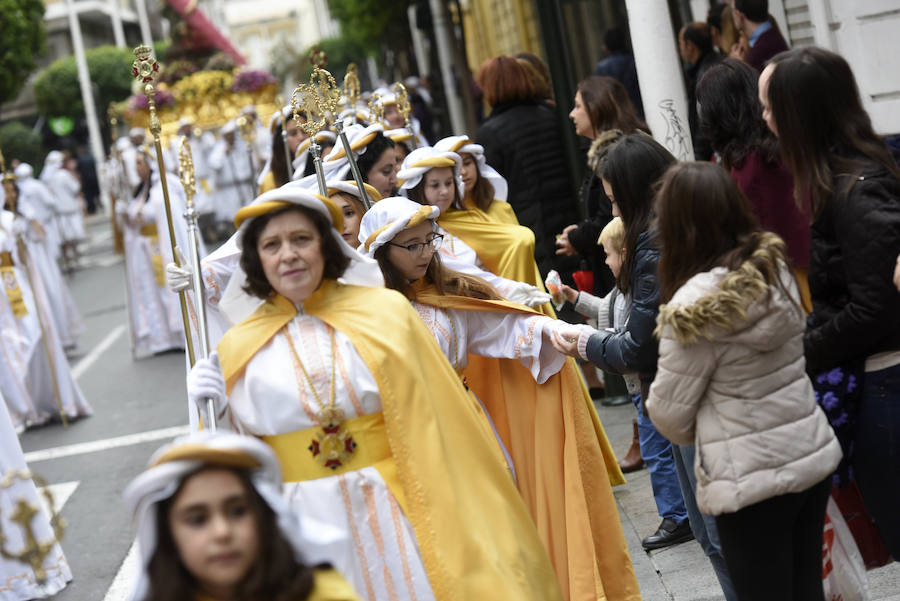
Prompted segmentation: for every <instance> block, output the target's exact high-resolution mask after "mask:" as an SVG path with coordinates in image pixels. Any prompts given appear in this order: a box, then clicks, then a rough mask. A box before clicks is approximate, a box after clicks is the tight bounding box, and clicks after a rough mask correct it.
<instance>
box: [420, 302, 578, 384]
mask: <svg viewBox="0 0 900 601" xmlns="http://www.w3.org/2000/svg"><path fill="white" fill-rule="evenodd" d="M413 307H415V309H416V312H417V313H418V314H419V317H421V318H422V320H423V321H424V322H425V325H426V326H427V327H428V329H429V330H431V333H432V335H433V336H434V338H435V340H437V343H438V346H440V347H441V351H443V353H444V356H446V357H447V359H448V360H449V361H450V364H451V365H452V366H453V368H454V369H456V370H462V369H465V368H466V366H468V364H469V354H472V355H480V356H482V357H494V358H497V359H516V360H517V361H519V363H521V364H522V365H524V366H525V367H526V368H528V370H529V371H530V372H531V376H532V377H533V378H534V380H535V382H537V383H538V384H543V383H544V382H546V381H547V379H548V378H550V376H553V375H555V374H557V373H559V370H561V369H562V367H563V365H564V364H565V361H566V357H565V355H562V354H561V353H559V352H558V351H557V350H556V349H555V348H553V346H552V345H549V344H544V342H543V332H544V328H546V327H548V326H549V325H550V324H551V323H553V322H554V321H555V320H553V319H552V318H550V317H547V316H546V315H525V314H522V313H495V312H488V311H465V310H461V309H444V308H441V307H433V306H431V305H423V304H422V303H418V302H413Z"/></svg>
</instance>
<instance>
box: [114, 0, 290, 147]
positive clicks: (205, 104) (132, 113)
mask: <svg viewBox="0 0 900 601" xmlns="http://www.w3.org/2000/svg"><path fill="white" fill-rule="evenodd" d="M163 14H164V16H166V17H167V18H168V19H169V21H170V22H171V23H172V24H173V27H172V33H171V37H172V41H171V45H170V46H169V47H168V49H167V51H166V56H165V60H164V61H162V60H160V62H161V63H162V67H161V72H160V74H159V83H158V85H157V87H156V108H157V115H158V117H159V120H160V122H161V124H162V134H161V137H162V138H163V140H164V141H165V143H168V141H169V140H171V139H172V138H174V136H175V135H176V134H177V132H178V128H179V121H180V120H182V119H185V120H187V121H189V122H190V123H191V125H192V126H193V127H194V129H195V131H196V132H197V133H200V132H202V131H206V130H212V129H217V128H219V127H221V126H222V125H224V124H225V123H227V122H228V121H229V120H231V119H236V118H237V117H239V116H240V114H241V110H242V109H243V108H244V107H247V106H255V107H256V114H257V115H263V116H267V115H270V114H272V113H273V112H275V111H276V110H278V108H279V105H278V103H277V102H276V96H277V94H278V82H277V81H276V79H275V78H274V77H273V76H272V75H271V74H270V73H269V72H268V71H265V70H259V69H250V68H247V67H246V60H245V59H244V57H243V56H242V55H241V54H240V52H238V50H237V49H236V48H235V47H234V45H232V44H231V42H230V41H229V40H228V39H227V38H226V37H225V36H224V35H223V34H222V33H221V32H220V31H219V30H218V29H217V28H216V27H215V25H213V24H212V22H211V21H210V20H209V19H208V18H207V17H206V15H204V14H203V11H202V10H200V9H199V8H197V2H196V0H167V2H166V6H165V7H164V9H163ZM157 58H158V59H162V57H157ZM138 88H139V86H136V87H135V89H134V90H133V94H132V96H131V97H130V98H127V99H124V100H122V101H121V102H119V103H116V104H115V105H114V106H113V107H112V110H113V111H114V112H115V113H117V114H118V115H120V116H121V119H122V121H124V123H126V124H127V125H128V127H129V128H131V127H143V128H147V127H148V126H149V124H150V113H149V110H148V106H147V99H146V96H145V95H144V94H143V92H142V91H141V90H140V89H138Z"/></svg>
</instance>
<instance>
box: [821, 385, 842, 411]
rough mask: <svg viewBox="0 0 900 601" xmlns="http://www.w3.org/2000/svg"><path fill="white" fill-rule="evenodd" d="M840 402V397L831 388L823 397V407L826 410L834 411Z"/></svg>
mask: <svg viewBox="0 0 900 601" xmlns="http://www.w3.org/2000/svg"><path fill="white" fill-rule="evenodd" d="M839 404H840V399H839V398H838V397H837V395H836V394H834V393H833V392H831V391H830V390H829V391H828V392H826V393H825V395H824V396H823V397H822V407H824V408H825V410H826V411H833V410H834V409H835V408H836V407H837V406H838V405H839Z"/></svg>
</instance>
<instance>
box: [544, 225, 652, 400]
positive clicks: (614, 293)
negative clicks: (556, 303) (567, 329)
mask: <svg viewBox="0 0 900 601" xmlns="http://www.w3.org/2000/svg"><path fill="white" fill-rule="evenodd" d="M597 244H599V245H601V246H603V252H605V253H606V265H607V266H608V267H609V270H610V271H612V274H613V277H615V278H618V277H619V271H621V270H622V264H623V263H624V262H625V225H624V224H623V223H622V218H621V217H613V219H612V220H611V221H610V222H609V223H607V224H606V226H605V227H604V228H603V230H601V232H600V238H599V239H598V240H597ZM560 290H562V292H563V294H564V295H565V297H566V300H567V301H569V302H570V303H572V305H573V306H574V307H575V310H576V311H578V312H579V313H581V314H582V315H584V316H585V317H587V318H589V319H596V320H597V329H598V330H603V329H608V330H612V331H615V332H620V331H623V330H624V329H625V326H626V325H627V323H628V315H629V313H630V312H631V295H630V294H624V293H622V291H621V290H619V288H618V287H617V286H613V289H612V290H610V291H609V293H608V294H607V295H606V296H604V297H603V298H599V297H596V296H594V295H593V294H590V293H589V292H579V291H578V290H575V289H574V288H570V287H569V286H566V285H565V284H562V285H561V286H560ZM622 377H623V378H624V379H625V386H626V387H627V388H628V394H629V395H632V396H634V395H636V394H640V392H641V382H640V378H639V377H638V375H637V374H636V373H633V374H622Z"/></svg>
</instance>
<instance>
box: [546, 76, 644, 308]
mask: <svg viewBox="0 0 900 601" xmlns="http://www.w3.org/2000/svg"><path fill="white" fill-rule="evenodd" d="M569 118H570V119H571V120H572V123H573V124H574V125H575V133H576V134H578V135H579V136H582V137H585V138H587V139H588V140H590V141H591V147H590V150H588V166H589V168H588V169H587V171H586V173H585V176H584V181H583V182H582V184H581V197H582V200H583V202H584V203H585V208H586V209H587V219H585V220H583V221H581V222H580V223H577V224H572V225H569V226H567V227H566V228H564V229H563V230H562V234H561V235H560V236H559V238H558V239H557V240H556V246H557V251H556V252H557V254H564V255H570V256H571V255H575V254H578V255H581V256H582V257H584V258H585V259H587V261H588V263H589V266H590V268H591V271H593V272H594V290H593V292H595V293H596V294H597V295H599V296H603V295H605V294H606V293H607V292H609V291H610V290H612V287H613V286H614V285H615V278H614V277H612V273H611V272H610V271H609V268H608V267H607V266H606V265H605V261H606V254H605V253H604V252H603V248H602V247H601V246H598V245H597V238H598V237H599V236H600V231H601V230H602V229H603V228H604V227H605V226H606V224H607V223H609V221H610V220H611V219H612V217H613V213H612V205H611V204H610V201H609V198H608V197H607V196H606V194H605V193H604V191H603V186H602V185H601V184H600V177H599V176H598V175H597V174H596V171H595V169H594V168H593V167H594V166H595V165H596V163H597V161H598V160H599V158H600V156H601V155H602V150H603V149H604V147H605V146H607V144H606V141H605V139H600V140H598V138H600V136H601V134H603V133H604V132H607V131H610V130H619V131H620V132H621V133H623V134H626V135H627V134H633V133H636V132H638V131H642V132H648V133H649V131H650V129H649V128H648V127H647V124H646V123H644V122H643V120H641V118H640V117H638V116H637V112H636V111H635V108H634V105H633V104H631V100H630V99H629V98H628V92H626V91H625V87H624V86H623V85H622V84H621V83H619V82H618V81H617V80H615V79H613V78H612V77H605V76H598V75H592V76H591V77H588V78H586V79H583V80H581V81H580V82H579V83H578V90H577V91H576V92H575V103H574V107H573V108H572V112H570V113H569Z"/></svg>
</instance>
